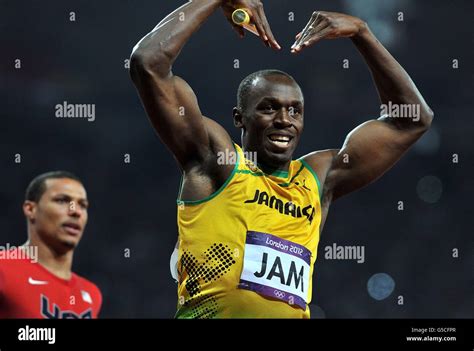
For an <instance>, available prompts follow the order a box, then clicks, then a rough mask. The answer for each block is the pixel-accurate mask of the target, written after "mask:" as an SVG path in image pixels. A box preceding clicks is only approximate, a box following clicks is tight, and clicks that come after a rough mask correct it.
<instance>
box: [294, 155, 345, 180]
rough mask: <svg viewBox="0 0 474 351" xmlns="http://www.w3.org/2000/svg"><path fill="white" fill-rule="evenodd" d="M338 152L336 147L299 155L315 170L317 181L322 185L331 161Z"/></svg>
mask: <svg viewBox="0 0 474 351" xmlns="http://www.w3.org/2000/svg"><path fill="white" fill-rule="evenodd" d="M338 152H339V150H338V149H327V150H319V151H313V152H310V153H309V154H306V155H304V156H302V157H300V159H302V160H304V161H305V162H306V163H307V164H308V165H309V166H310V167H311V168H312V169H313V171H315V172H316V174H317V175H318V178H319V181H320V182H321V186H323V187H324V184H325V182H326V178H327V175H328V172H329V170H330V169H331V165H332V162H333V160H334V158H335V157H336V155H337V153H338Z"/></svg>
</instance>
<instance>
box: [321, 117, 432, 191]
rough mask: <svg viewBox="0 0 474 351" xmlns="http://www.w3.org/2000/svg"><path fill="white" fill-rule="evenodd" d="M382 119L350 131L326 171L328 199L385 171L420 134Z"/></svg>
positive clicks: (360, 185) (363, 183)
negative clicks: (330, 194)
mask: <svg viewBox="0 0 474 351" xmlns="http://www.w3.org/2000/svg"><path fill="white" fill-rule="evenodd" d="M423 132H424V131H423V130H422V129H416V128H413V129H400V128H398V127H397V126H396V125H394V124H393V123H391V122H389V121H386V120H384V119H383V118H381V119H378V120H370V121H367V122H365V123H363V124H361V125H360V126H358V127H357V128H355V129H354V130H353V131H351V132H350V133H349V134H348V136H347V137H346V140H345V142H344V144H343V146H342V148H341V149H340V150H339V152H338V153H337V155H336V156H335V157H334V160H333V162H332V165H331V167H330V169H329V172H328V175H327V185H328V188H329V189H330V190H331V193H332V199H337V198H339V197H341V196H343V195H345V194H348V193H350V192H352V191H354V190H357V189H359V188H361V187H363V186H365V185H367V184H369V183H371V182H373V181H375V180H376V179H377V178H379V177H380V176H381V175H383V174H384V173H385V172H386V171H388V170H389V169H390V168H391V167H392V166H393V165H394V164H395V163H396V162H397V161H398V160H399V159H400V157H401V156H402V155H403V154H404V153H405V152H406V151H407V150H408V148H409V147H410V146H411V145H412V144H413V143H414V142H415V141H416V140H417V139H418V138H419V137H420V136H421V135H422V134H423Z"/></svg>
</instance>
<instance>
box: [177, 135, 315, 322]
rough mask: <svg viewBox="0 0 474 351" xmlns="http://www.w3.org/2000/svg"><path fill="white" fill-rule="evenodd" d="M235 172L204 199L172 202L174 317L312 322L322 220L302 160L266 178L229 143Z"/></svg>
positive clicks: (311, 180) (309, 171)
mask: <svg viewBox="0 0 474 351" xmlns="http://www.w3.org/2000/svg"><path fill="white" fill-rule="evenodd" d="M234 149H235V154H234V156H235V155H237V157H235V159H236V161H235V167H234V170H233V172H232V174H231V175H230V176H229V178H228V179H227V181H226V182H225V183H224V184H223V185H222V186H221V187H220V189H218V190H217V191H216V192H215V193H213V194H212V195H210V196H209V197H207V198H205V199H202V200H197V201H185V200H180V198H179V197H180V196H181V190H182V185H181V186H180V194H179V197H178V200H177V204H178V209H177V212H178V229H179V256H178V274H179V282H178V306H177V308H178V310H177V312H176V317H177V318H309V308H308V306H307V304H309V302H310V301H311V290H312V274H313V265H314V262H315V261H316V255H317V246H318V242H319V226H320V223H321V203H320V191H321V189H320V188H321V187H320V184H319V180H318V177H317V175H316V173H315V172H314V171H313V170H312V169H311V168H310V166H309V165H308V164H307V163H306V162H305V161H303V160H302V159H298V160H292V161H291V164H290V167H289V170H288V172H281V171H279V172H275V173H271V174H267V173H264V172H263V171H262V170H261V169H260V168H259V167H258V164H257V165H256V164H255V163H253V162H252V161H251V160H250V159H249V158H246V157H245V153H244V152H243V151H242V149H241V148H240V147H239V145H237V144H236V143H234Z"/></svg>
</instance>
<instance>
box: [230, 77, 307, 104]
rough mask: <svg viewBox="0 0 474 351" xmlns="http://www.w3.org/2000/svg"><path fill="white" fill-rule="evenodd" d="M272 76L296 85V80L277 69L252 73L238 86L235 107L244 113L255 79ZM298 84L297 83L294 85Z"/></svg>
mask: <svg viewBox="0 0 474 351" xmlns="http://www.w3.org/2000/svg"><path fill="white" fill-rule="evenodd" d="M272 75H280V76H285V77H286V78H288V79H290V80H292V81H293V82H295V83H296V80H295V79H294V78H293V77H292V76H290V75H289V74H288V73H286V72H283V71H280V70H278V69H262V70H260V71H257V72H253V73H251V74H249V75H248V76H247V77H245V78H244V79H243V80H242V81H241V82H240V85H239V89H238V90H237V107H238V108H239V109H240V110H241V111H245V109H246V107H247V101H248V97H249V96H250V94H251V92H252V83H253V81H254V80H255V79H256V78H261V77H266V76H272ZM296 84H298V83H296Z"/></svg>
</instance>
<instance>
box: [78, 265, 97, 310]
mask: <svg viewBox="0 0 474 351" xmlns="http://www.w3.org/2000/svg"><path fill="white" fill-rule="evenodd" d="M75 275H76V279H77V281H78V282H79V286H80V289H81V290H84V291H86V292H87V293H89V294H90V296H91V298H92V301H93V302H94V305H95V306H97V308H98V309H100V307H101V305H102V293H101V291H100V289H99V287H98V286H97V285H96V284H94V283H93V282H91V281H90V280H88V279H86V278H84V277H81V276H79V275H77V274H75Z"/></svg>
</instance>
